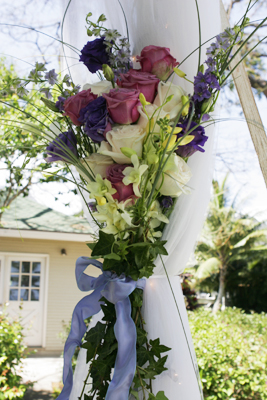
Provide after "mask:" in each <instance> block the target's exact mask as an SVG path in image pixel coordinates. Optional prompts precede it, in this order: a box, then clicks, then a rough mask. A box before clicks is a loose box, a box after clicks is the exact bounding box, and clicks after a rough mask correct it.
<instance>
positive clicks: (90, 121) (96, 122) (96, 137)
mask: <svg viewBox="0 0 267 400" xmlns="http://www.w3.org/2000/svg"><path fill="white" fill-rule="evenodd" d="M108 119H109V115H108V110H107V102H106V100H105V99H104V97H102V96H100V97H97V99H95V100H93V101H91V103H89V104H88V105H87V106H86V107H84V108H82V109H81V111H80V117H79V119H78V120H79V121H80V122H81V123H82V124H85V127H84V130H85V133H86V134H87V135H88V136H89V137H90V138H91V139H92V140H93V142H102V140H104V139H105V137H104V135H103V134H104V132H105V130H106V128H107V124H108Z"/></svg>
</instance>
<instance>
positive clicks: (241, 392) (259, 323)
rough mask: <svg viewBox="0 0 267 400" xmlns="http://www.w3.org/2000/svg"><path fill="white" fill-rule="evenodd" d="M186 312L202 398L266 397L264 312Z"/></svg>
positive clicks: (260, 399) (266, 327) (266, 316)
mask: <svg viewBox="0 0 267 400" xmlns="http://www.w3.org/2000/svg"><path fill="white" fill-rule="evenodd" d="M188 314H189V323H190V327H191V332H192V336H193V341H194V345H195V350H196V354H197V359H198V365H199V369H200V376H201V379H202V384H203V391H204V396H205V399H207V400H215V399H223V400H233V399H238V400H241V399H242V400H243V399H248V400H265V399H267V314H263V313H262V314H245V313H244V311H241V310H240V309H235V308H226V310H225V311H223V312H219V313H217V314H215V315H214V314H212V313H211V312H210V311H208V310H204V309H199V310H197V311H194V312H189V313H188Z"/></svg>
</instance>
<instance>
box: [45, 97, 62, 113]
mask: <svg viewBox="0 0 267 400" xmlns="http://www.w3.org/2000/svg"><path fill="white" fill-rule="evenodd" d="M41 100H42V102H43V103H44V104H45V105H46V107H47V108H49V110H51V111H54V112H60V111H59V109H58V108H57V107H56V103H54V102H53V101H51V100H48V99H46V98H44V97H41Z"/></svg>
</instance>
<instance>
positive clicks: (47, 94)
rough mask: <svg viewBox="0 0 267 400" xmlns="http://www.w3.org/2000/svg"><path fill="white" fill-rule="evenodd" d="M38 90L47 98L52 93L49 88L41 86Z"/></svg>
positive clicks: (50, 96)
mask: <svg viewBox="0 0 267 400" xmlns="http://www.w3.org/2000/svg"><path fill="white" fill-rule="evenodd" d="M40 92H41V93H44V95H45V97H46V98H47V99H52V94H51V93H50V91H49V88H42V89H40Z"/></svg>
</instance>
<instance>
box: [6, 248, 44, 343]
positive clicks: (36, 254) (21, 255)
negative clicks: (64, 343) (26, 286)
mask: <svg viewBox="0 0 267 400" xmlns="http://www.w3.org/2000/svg"><path fill="white" fill-rule="evenodd" d="M10 257H16V258H23V259H24V260H25V258H27V257H31V258H32V257H40V258H43V259H44V264H45V271H44V304H43V329H42V347H45V346H46V332H47V329H46V328H47V304H48V280H49V254H41V253H29V252H27V253H21V252H19V253H17V252H3V251H2V252H0V261H1V271H0V274H1V275H0V285H1V287H0V304H3V301H4V298H5V297H6V298H8V296H6V291H7V290H8V289H9V288H6V287H5V286H4V282H5V280H6V274H7V273H8V259H9V258H10ZM1 299H2V303H1Z"/></svg>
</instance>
